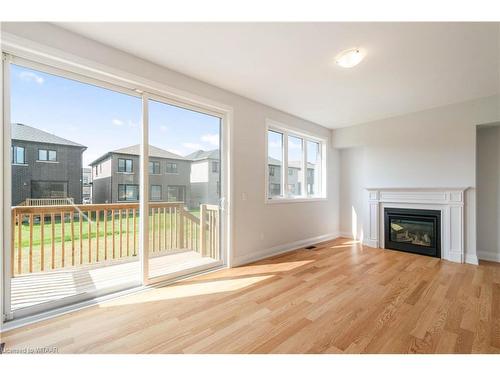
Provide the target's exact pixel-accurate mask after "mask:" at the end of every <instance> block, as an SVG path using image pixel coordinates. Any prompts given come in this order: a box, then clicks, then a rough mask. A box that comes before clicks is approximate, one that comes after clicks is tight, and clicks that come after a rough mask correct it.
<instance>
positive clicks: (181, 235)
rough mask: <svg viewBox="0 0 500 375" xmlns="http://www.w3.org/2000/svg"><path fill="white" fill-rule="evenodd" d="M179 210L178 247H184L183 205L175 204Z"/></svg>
mask: <svg viewBox="0 0 500 375" xmlns="http://www.w3.org/2000/svg"><path fill="white" fill-rule="evenodd" d="M177 209H178V210H179V229H178V230H179V249H184V205H183V204H182V203H181V204H179V205H178V206H177Z"/></svg>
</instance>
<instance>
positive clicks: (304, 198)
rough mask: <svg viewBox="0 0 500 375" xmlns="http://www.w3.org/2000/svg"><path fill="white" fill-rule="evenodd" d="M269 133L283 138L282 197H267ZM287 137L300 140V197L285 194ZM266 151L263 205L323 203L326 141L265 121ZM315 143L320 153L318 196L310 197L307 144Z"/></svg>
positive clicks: (325, 197) (324, 194)
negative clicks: (301, 177)
mask: <svg viewBox="0 0 500 375" xmlns="http://www.w3.org/2000/svg"><path fill="white" fill-rule="evenodd" d="M269 131H273V132H276V133H280V134H282V136H283V150H282V153H283V155H282V172H281V186H282V188H281V191H282V195H280V196H270V195H269V163H268V158H269V149H268V145H269V139H268V133H269ZM288 136H292V137H297V138H300V139H302V176H303V186H302V189H301V190H302V192H301V195H289V194H288V193H287V190H288ZM265 137H266V142H265V145H266V147H265V148H266V150H265V163H266V164H265V171H266V173H265V190H264V191H265V203H267V204H274V203H294V202H313V201H324V200H326V199H328V198H327V186H326V181H327V168H326V160H327V157H328V155H327V147H326V145H327V144H328V139H326V138H323V137H318V136H316V135H313V134H310V133H307V132H305V131H303V130H299V129H295V128H293V127H291V126H288V125H284V124H281V123H279V122H277V121H274V120H270V119H266V131H265ZM308 141H311V142H316V143H319V152H320V160H321V163H320V168H321V169H320V173H319V181H318V186H319V194H316V195H310V194H308V189H307V142H308Z"/></svg>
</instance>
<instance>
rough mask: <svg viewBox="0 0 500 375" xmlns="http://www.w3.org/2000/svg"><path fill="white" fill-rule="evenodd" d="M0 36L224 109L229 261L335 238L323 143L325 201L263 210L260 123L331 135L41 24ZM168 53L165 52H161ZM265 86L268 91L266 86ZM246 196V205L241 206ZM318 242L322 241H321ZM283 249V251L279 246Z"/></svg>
mask: <svg viewBox="0 0 500 375" xmlns="http://www.w3.org/2000/svg"><path fill="white" fill-rule="evenodd" d="M2 27H3V31H5V32H8V33H10V34H15V35H17V36H19V37H22V38H26V39H29V40H32V41H35V42H38V43H41V44H44V45H47V46H50V47H52V48H57V49H59V50H62V51H65V52H67V53H70V54H73V55H76V56H79V57H83V58H86V59H89V60H92V61H95V62H97V63H99V64H103V65H107V66H110V67H113V68H115V69H119V70H121V71H125V72H128V73H132V74H135V75H139V76H142V77H144V78H146V79H149V80H153V81H156V82H159V83H162V84H166V85H169V86H171V87H175V88H176V89H181V90H184V91H187V92H190V93H194V94H196V95H199V96H202V97H205V98H209V99H211V100H214V101H217V102H220V103H224V104H226V105H229V106H231V107H232V108H233V110H234V119H233V120H234V121H233V129H232V132H233V142H234V143H233V150H234V153H233V161H232V162H233V177H234V199H233V202H232V204H233V210H234V211H233V212H234V216H233V223H234V227H233V239H234V241H233V256H234V257H235V263H241V262H245V261H249V260H252V259H255V258H258V257H263V256H266V255H270V254H271V253H272V252H274V251H277V250H278V249H282V248H284V247H283V246H285V245H286V244H293V243H295V244H297V243H298V242H299V241H302V240H305V239H310V238H319V237H321V236H325V237H326V236H334V235H335V234H336V233H337V232H338V152H337V151H335V150H333V149H332V148H331V146H330V145H331V142H328V155H329V158H328V165H329V172H330V173H329V176H328V183H327V185H328V192H327V194H328V200H327V201H321V202H306V203H288V204H272V205H271V204H265V199H264V193H265V183H264V177H265V168H264V166H265V161H266V155H265V154H264V153H265V140H266V137H265V126H266V122H265V120H266V118H270V119H273V120H275V121H278V122H280V123H284V124H289V125H291V126H293V127H295V128H299V129H302V130H305V131H307V132H311V133H313V134H317V135H318V136H321V137H326V138H328V139H329V138H330V135H331V132H330V131H329V130H328V129H326V128H323V127H321V126H318V125H316V124H313V123H311V122H308V121H305V120H302V119H300V118H297V117H294V116H292V115H289V114H286V113H283V112H281V111H278V110H275V109H273V108H270V107H267V106H265V105H263V104H260V103H257V102H254V101H251V100H249V99H246V98H244V97H241V96H238V95H236V94H233V93H230V92H228V91H225V90H222V89H219V88H217V87H215V86H212V85H209V84H206V83H203V82H201V81H199V80H196V79H193V78H190V77H188V76H185V75H183V74H180V73H177V72H174V71H171V70H168V69H165V68H163V67H160V66H158V65H155V64H152V63H149V62H147V61H144V60H142V59H140V58H139V57H136V56H132V55H130V54H127V53H124V52H121V51H119V50H116V49H113V48H111V47H107V46H104V45H102V44H99V43H97V42H94V41H92V40H90V39H87V38H83V37H81V36H78V35H76V34H73V33H71V32H68V31H66V30H63V29H61V28H59V27H57V26H54V25H50V24H46V23H8V24H5V23H4V24H3V25H2ZM165 48H168V47H165ZM272 84H273V83H272V82H269V85H272ZM243 193H246V197H247V199H246V200H243V199H242V197H243V195H244V194H243ZM323 238H324V237H323ZM285 247H286V246H285Z"/></svg>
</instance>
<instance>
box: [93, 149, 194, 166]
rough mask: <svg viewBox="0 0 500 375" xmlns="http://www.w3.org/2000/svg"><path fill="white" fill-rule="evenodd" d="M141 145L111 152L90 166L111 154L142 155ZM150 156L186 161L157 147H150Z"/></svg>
mask: <svg viewBox="0 0 500 375" xmlns="http://www.w3.org/2000/svg"><path fill="white" fill-rule="evenodd" d="M140 148H141V146H140V145H138V144H137V145H133V146H128V147H123V148H119V149H117V150H113V151H109V152H107V153H105V154H104V155H102V156H101V157H99V158H97V159H96V160H94V161H93V162H92V163H90V164H89V165H94V164H95V163H97V162H99V161H101V160H102V159H105V158H107V157H108V156H110V155H111V154H125V155H137V156H139V155H140ZM149 156H151V157H154V158H163V159H177V160H186V158H185V157H183V156H181V155H177V154H174V153H173V152H170V151H167V150H164V149H162V148H159V147H155V146H152V145H149Z"/></svg>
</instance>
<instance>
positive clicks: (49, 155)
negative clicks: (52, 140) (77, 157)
mask: <svg viewBox="0 0 500 375" xmlns="http://www.w3.org/2000/svg"><path fill="white" fill-rule="evenodd" d="M38 160H40V161H57V152H56V151H54V150H44V149H40V150H38Z"/></svg>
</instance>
